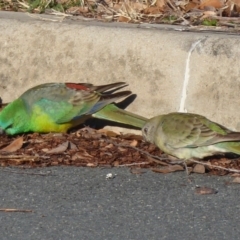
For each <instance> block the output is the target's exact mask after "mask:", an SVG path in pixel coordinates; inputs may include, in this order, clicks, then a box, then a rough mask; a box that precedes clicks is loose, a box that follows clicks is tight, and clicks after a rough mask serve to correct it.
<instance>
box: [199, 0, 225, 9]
mask: <svg viewBox="0 0 240 240" xmlns="http://www.w3.org/2000/svg"><path fill="white" fill-rule="evenodd" d="M209 6H211V7H215V8H216V9H218V8H222V7H223V6H224V3H223V1H222V0H203V1H202V2H201V4H200V5H199V9H204V7H209Z"/></svg>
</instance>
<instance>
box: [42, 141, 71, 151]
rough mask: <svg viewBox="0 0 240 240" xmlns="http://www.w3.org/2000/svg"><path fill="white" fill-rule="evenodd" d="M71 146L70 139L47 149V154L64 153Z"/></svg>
mask: <svg viewBox="0 0 240 240" xmlns="http://www.w3.org/2000/svg"><path fill="white" fill-rule="evenodd" d="M68 146H69V141H66V142H64V143H62V144H60V145H58V146H57V147H55V148H53V149H51V150H48V151H46V153H47V154H58V153H63V152H65V151H66V150H67V149H68Z"/></svg>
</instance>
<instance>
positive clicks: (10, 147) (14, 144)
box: [0, 137, 23, 152]
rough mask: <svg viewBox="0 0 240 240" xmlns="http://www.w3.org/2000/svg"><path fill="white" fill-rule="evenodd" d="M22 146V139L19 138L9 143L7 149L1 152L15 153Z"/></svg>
mask: <svg viewBox="0 0 240 240" xmlns="http://www.w3.org/2000/svg"><path fill="white" fill-rule="evenodd" d="M22 145H23V137H19V138H17V139H15V140H14V141H13V142H11V143H10V144H9V145H8V146H7V147H5V148H3V149H1V150H0V151H1V152H16V151H17V150H19V149H20V148H21V147H22Z"/></svg>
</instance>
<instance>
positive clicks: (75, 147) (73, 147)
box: [70, 142, 78, 150]
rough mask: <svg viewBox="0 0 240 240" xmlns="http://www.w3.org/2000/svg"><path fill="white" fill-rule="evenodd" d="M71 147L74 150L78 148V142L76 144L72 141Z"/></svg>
mask: <svg viewBox="0 0 240 240" xmlns="http://www.w3.org/2000/svg"><path fill="white" fill-rule="evenodd" d="M70 149H72V150H78V148H77V146H76V144H74V143H72V142H70Z"/></svg>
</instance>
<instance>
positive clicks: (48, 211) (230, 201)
mask: <svg viewBox="0 0 240 240" xmlns="http://www.w3.org/2000/svg"><path fill="white" fill-rule="evenodd" d="M7 171H17V172H20V173H24V172H25V173H26V172H28V173H50V175H46V176H40V175H26V174H15V173H11V172H7ZM108 173H112V174H113V175H115V178H114V179H106V175H107V174H108ZM0 174H1V179H2V181H1V183H0V208H16V209H30V210H33V212H30V213H26V212H0V222H1V224H0V231H1V239H2V240H4V239H8V240H10V239H25V240H27V239H35V240H37V239H107V240H108V239H109V240H110V239H134V240H135V239H168V240H174V239H218V240H221V239H239V236H240V228H239V224H240V214H239V213H240V211H239V210H240V201H239V198H240V194H239V193H240V185H238V184H232V183H230V182H231V180H232V179H231V178H230V177H218V176H208V175H207V174H205V175H198V174H192V175H191V176H190V180H191V181H189V180H188V179H187V176H186V173H184V172H179V173H173V174H167V175H164V174H159V173H153V172H151V171H149V170H147V171H146V172H145V173H143V174H132V173H130V171H129V169H128V168H113V169H111V168H103V169H100V168H76V167H52V168H39V169H25V170H22V169H15V168H13V169H6V168H1V169H0ZM197 185H198V186H207V187H212V188H215V189H217V190H218V193H217V194H213V195H197V194H196V193H195V187H196V186H197Z"/></svg>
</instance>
